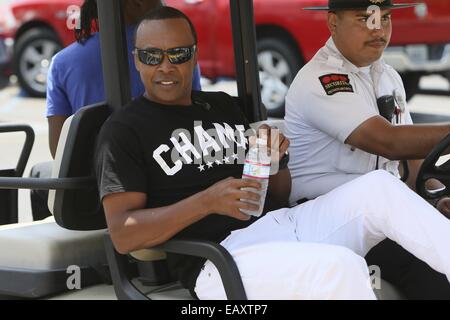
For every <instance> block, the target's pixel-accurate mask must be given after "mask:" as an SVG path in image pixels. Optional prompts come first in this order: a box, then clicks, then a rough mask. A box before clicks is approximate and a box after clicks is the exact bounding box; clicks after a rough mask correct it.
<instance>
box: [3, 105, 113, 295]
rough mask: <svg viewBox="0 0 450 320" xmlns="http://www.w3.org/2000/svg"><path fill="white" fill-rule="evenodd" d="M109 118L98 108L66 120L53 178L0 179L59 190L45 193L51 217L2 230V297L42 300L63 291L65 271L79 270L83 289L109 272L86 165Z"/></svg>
mask: <svg viewBox="0 0 450 320" xmlns="http://www.w3.org/2000/svg"><path fill="white" fill-rule="evenodd" d="M108 115H109V110H108V107H107V106H106V105H104V104H101V105H95V106H92V107H86V108H83V109H81V110H80V111H79V112H77V113H76V114H75V115H74V116H71V117H70V118H68V119H67V121H66V122H65V123H64V127H63V130H62V132H61V138H60V140H59V144H58V149H57V154H56V158H55V161H54V166H53V170H52V179H33V178H0V186H2V187H4V188H5V187H10V188H11V189H14V188H16V189H17V188H42V189H50V187H51V186H52V185H54V187H57V188H59V189H58V190H53V191H51V192H50V194H49V203H48V204H49V208H50V211H51V212H52V213H53V214H54V216H51V217H49V218H47V219H45V220H43V221H37V222H31V223H15V224H8V225H3V226H0V252H1V254H0V296H11V297H21V298H40V297H45V296H49V295H54V294H57V293H60V292H63V291H67V290H68V287H67V279H68V277H69V276H70V275H71V273H70V272H68V268H69V267H72V268H73V267H75V268H79V272H80V284H81V286H82V287H84V286H87V285H90V284H94V283H99V282H101V281H102V280H104V278H105V276H106V275H107V274H108V273H107V272H105V268H104V267H105V265H106V255H105V250H104V246H103V234H104V232H105V230H104V229H105V228H106V224H105V220H104V215H103V211H102V208H101V206H100V205H99V203H98V193H97V188H96V185H95V179H94V178H93V174H92V170H91V168H92V165H91V164H92V163H91V162H90V161H88V160H89V159H93V150H94V146H95V137H96V135H97V133H98V131H99V129H100V127H101V125H102V124H103V122H104V121H105V120H106V118H107V117H108ZM70 177H74V178H70ZM77 177H81V178H77ZM11 207H14V205H12V206H11ZM74 216H76V217H77V219H73V217H74ZM55 221H56V222H55ZM60 225H63V226H64V228H63V227H61V226H60ZM68 229H71V230H68Z"/></svg>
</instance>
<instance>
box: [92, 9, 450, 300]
mask: <svg viewBox="0 0 450 320" xmlns="http://www.w3.org/2000/svg"><path fill="white" fill-rule="evenodd" d="M196 44H197V37H196V34H195V30H194V28H193V26H192V24H191V22H190V21H189V19H188V18H187V17H186V16H185V15H183V14H182V13H181V12H179V11H178V10H176V9H173V8H169V7H163V8H160V9H157V10H155V11H153V12H151V13H149V14H148V15H146V17H145V18H144V20H143V21H142V22H141V23H140V24H139V26H138V28H137V34H136V49H135V51H134V54H135V59H136V67H137V69H138V71H139V73H140V75H141V78H142V80H143V83H144V85H145V88H146V92H145V94H144V95H143V96H142V97H140V98H138V99H136V100H134V101H133V102H131V103H129V104H128V105H127V106H125V107H124V108H123V109H122V110H120V111H118V112H116V113H115V114H113V115H112V117H111V118H110V119H109V120H108V121H107V122H106V123H105V125H104V127H103V129H102V131H101V133H100V137H99V149H98V152H97V175H98V183H99V189H100V196H101V199H102V203H103V206H104V208H105V214H106V218H107V222H108V227H109V230H110V233H111V237H112V240H113V242H114V245H115V247H116V249H117V250H118V251H119V252H121V253H129V252H131V251H134V250H138V249H142V248H148V247H152V246H155V245H158V244H160V243H162V242H164V241H166V240H168V239H171V238H177V237H178V238H195V239H204V240H210V241H214V242H217V243H221V244H222V245H223V246H224V247H225V248H226V249H227V250H228V251H229V252H230V253H231V255H232V256H233V258H234V260H235V261H236V264H237V266H238V268H239V271H240V274H241V277H242V280H243V283H244V287H245V290H246V293H247V297H248V298H250V299H375V295H374V293H373V291H372V289H371V288H370V286H369V285H368V282H369V273H368V269H367V266H366V264H365V261H364V259H363V258H362V257H361V256H364V254H365V253H366V252H367V251H368V250H369V249H370V248H372V247H373V246H374V245H375V244H377V243H378V242H379V241H381V240H383V239H384V238H385V237H386V235H388V236H389V237H392V239H394V240H396V241H397V242H399V243H400V244H401V245H403V246H404V247H405V248H406V249H408V250H410V251H411V252H412V253H414V254H416V255H417V256H418V257H419V258H422V259H423V260H425V261H427V262H428V263H429V264H430V265H431V266H432V267H434V268H436V269H438V270H440V271H441V272H444V273H446V274H447V276H448V275H450V253H449V252H448V250H447V247H446V245H445V244H446V243H450V224H449V222H448V221H447V220H445V218H443V217H442V216H441V215H439V214H438V213H437V212H434V209H433V208H432V207H428V204H427V203H426V202H424V201H423V200H422V199H421V198H419V197H418V196H417V195H415V194H414V193H412V192H411V191H409V190H408V189H407V188H406V189H405V187H404V186H403V184H401V183H400V182H398V181H397V180H396V179H395V178H392V177H391V176H390V175H388V174H385V173H383V172H375V173H371V174H369V175H367V176H364V177H362V178H360V179H356V180H355V181H353V182H352V183H350V184H347V185H344V186H342V187H340V188H338V189H336V190H334V191H333V192H330V193H329V194H327V195H325V196H323V197H320V198H318V199H316V200H314V201H310V202H308V203H306V204H304V205H302V206H298V207H296V208H293V209H286V208H285V209H280V210H277V211H272V212H269V213H267V214H266V215H263V216H262V217H261V218H255V217H252V218H251V219H250V218H249V216H248V215H246V214H244V213H242V212H241V209H247V210H256V209H257V206H255V205H253V204H251V203H248V202H246V200H258V199H259V195H258V194H256V193H254V192H251V191H244V190H243V188H256V189H259V188H260V187H261V186H260V184H259V183H256V182H252V181H248V180H242V179H240V177H241V176H242V169H243V166H242V163H243V161H244V159H245V151H246V150H247V149H248V142H247V139H246V136H248V131H249V130H248V129H249V124H248V122H247V120H246V119H245V117H244V116H243V115H242V113H241V112H240V109H239V107H238V106H237V105H236V103H235V101H234V99H233V98H231V97H230V96H228V95H227V94H225V93H202V92H193V91H192V74H193V68H194V67H195V65H196V60H197V58H196V57H197V49H196ZM266 128H267V127H266ZM267 129H268V131H269V135H275V134H276V132H275V131H274V130H272V131H271V130H270V128H267ZM270 140H272V139H270ZM278 141H279V144H277V145H275V146H270V147H273V148H274V149H276V148H278V150H279V154H280V155H283V154H284V151H286V150H287V148H288V146H289V142H288V140H287V139H286V138H284V136H283V135H279V137H278ZM281 157H282V156H280V157H279V158H281ZM279 158H277V159H275V160H274V161H279V160H280V159H279ZM280 163H281V162H280ZM368 185H370V186H371V192H372V197H370V198H369V197H367V196H366V194H365V188H366V187H367V186H368ZM290 186H291V180H290V174H289V170H288V169H287V168H280V170H279V171H278V173H276V174H274V175H272V176H271V177H270V180H269V190H268V195H269V196H270V197H271V198H272V199H275V200H277V202H279V203H284V202H286V201H287V197H288V195H289V191H290ZM392 198H395V199H396V200H397V201H396V203H397V205H392V203H393V202H394V201H391V200H392ZM400 204H401V205H402V206H404V207H405V210H404V211H403V208H402V210H400V209H399V208H401V207H400ZM403 212H407V213H408V215H407V216H406V215H405V214H404V213H403ZM387 217H389V219H388V218H387ZM407 217H409V218H410V220H411V222H408V221H406V222H405V223H403V221H405V220H407V219H406V218H407ZM443 219H444V220H443ZM431 230H433V232H430V231H431ZM412 239H415V240H416V241H412ZM168 263H169V267H170V268H171V271H173V272H174V273H175V274H176V275H177V276H178V278H179V279H180V280H181V282H182V284H183V285H184V286H185V287H186V288H189V289H190V290H191V292H192V293H195V294H196V295H197V296H198V297H199V298H200V299H223V298H225V293H224V289H223V286H222V282H221V279H220V276H219V275H218V271H217V269H216V268H215V267H214V266H213V265H212V263H211V262H210V261H205V260H203V259H199V258H193V257H186V256H178V255H168Z"/></svg>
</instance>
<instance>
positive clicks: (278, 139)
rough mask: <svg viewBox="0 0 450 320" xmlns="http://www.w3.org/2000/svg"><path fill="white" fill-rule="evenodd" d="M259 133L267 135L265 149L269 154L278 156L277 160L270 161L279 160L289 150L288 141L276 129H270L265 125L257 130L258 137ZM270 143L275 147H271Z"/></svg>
mask: <svg viewBox="0 0 450 320" xmlns="http://www.w3.org/2000/svg"><path fill="white" fill-rule="evenodd" d="M261 132H264V134H266V133H267V149H268V150H269V152H270V154H271V155H278V159H273V158H272V161H274V160H275V161H276V160H278V161H279V160H281V159H282V158H283V157H284V154H285V152H286V151H287V150H288V148H289V139H288V138H286V137H285V136H284V134H282V133H281V131H280V130H279V129H278V128H277V127H270V126H268V125H267V124H263V125H261V126H260V127H259V128H258V136H259V135H260V134H261ZM272 143H275V144H276V145H275V146H273V147H272Z"/></svg>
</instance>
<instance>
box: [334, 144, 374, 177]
mask: <svg viewBox="0 0 450 320" xmlns="http://www.w3.org/2000/svg"><path fill="white" fill-rule="evenodd" d="M375 166H376V156H374V155H371V154H369V153H367V152H364V151H362V150H359V149H355V148H352V147H351V146H349V145H343V146H341V147H340V148H339V152H338V157H337V159H336V169H337V170H338V171H339V172H344V173H362V174H364V173H367V172H369V171H372V170H374V169H375Z"/></svg>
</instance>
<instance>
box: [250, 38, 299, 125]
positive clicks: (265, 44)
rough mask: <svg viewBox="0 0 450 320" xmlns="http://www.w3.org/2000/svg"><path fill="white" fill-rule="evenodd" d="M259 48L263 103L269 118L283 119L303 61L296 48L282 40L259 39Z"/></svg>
mask: <svg viewBox="0 0 450 320" xmlns="http://www.w3.org/2000/svg"><path fill="white" fill-rule="evenodd" d="M257 48H258V66H259V79H260V82H261V97H262V102H263V103H264V105H265V106H266V109H267V114H268V115H269V116H272V117H283V116H284V100H285V97H286V94H287V91H288V89H289V86H290V85H291V83H292V81H293V80H294V78H295V76H296V74H297V72H298V70H300V68H301V67H302V66H303V60H302V58H301V57H300V55H299V54H298V52H297V50H296V49H295V48H293V47H292V46H291V45H290V44H288V43H287V42H286V41H283V40H280V39H276V38H262V39H259V40H258V42H257Z"/></svg>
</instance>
